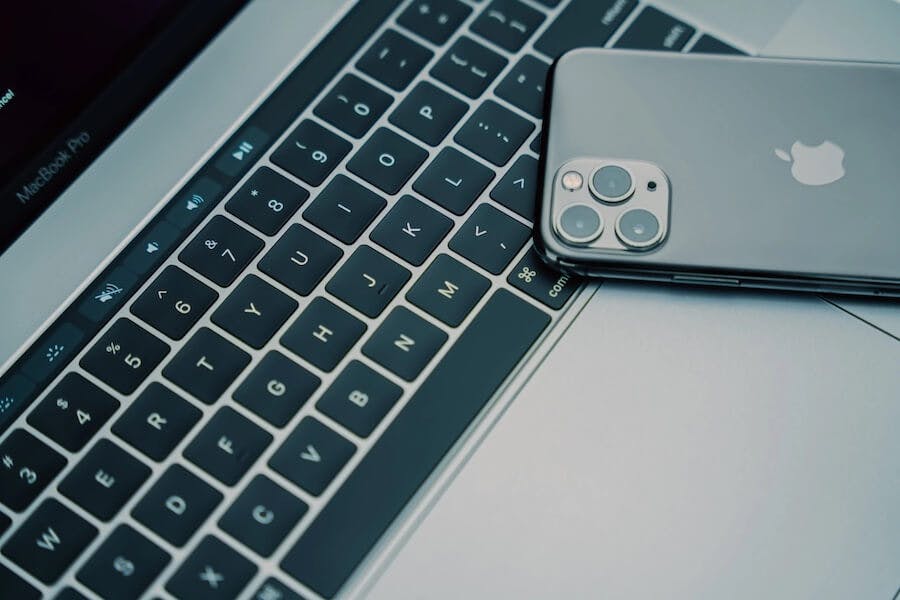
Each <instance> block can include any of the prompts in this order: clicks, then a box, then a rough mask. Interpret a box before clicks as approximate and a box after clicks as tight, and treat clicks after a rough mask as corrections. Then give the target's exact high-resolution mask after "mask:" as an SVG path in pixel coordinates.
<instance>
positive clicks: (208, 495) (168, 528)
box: [131, 464, 222, 547]
mask: <svg viewBox="0 0 900 600" xmlns="http://www.w3.org/2000/svg"><path fill="white" fill-rule="evenodd" d="M221 501H222V494H220V493H219V492H218V491H216V490H215V489H213V488H212V487H210V486H209V485H208V484H207V483H205V482H204V481H203V480H201V479H200V478H199V477H197V476H196V475H194V474H193V473H191V472H190V471H188V470H187V469H185V468H184V467H182V466H181V465H178V464H175V465H172V466H171V467H169V468H168V470H166V472H165V473H163V475H162V477H160V478H159V479H158V480H157V482H156V483H155V484H154V485H153V487H151V488H150V491H148V492H147V494H146V495H145V496H144V497H143V498H142V499H141V501H140V502H139V503H138V504H137V506H135V507H134V510H132V511H131V515H132V516H133V517H134V518H135V519H136V520H137V521H139V522H140V523H142V524H144V525H145V526H147V527H148V528H149V529H151V530H152V531H154V532H155V533H157V534H158V535H159V536H160V537H161V538H163V539H164V540H166V541H167V542H169V543H170V544H172V545H174V546H178V547H181V546H184V544H185V542H187V541H188V540H189V539H190V538H191V536H192V535H194V532H195V531H197V529H198V528H199V527H200V525H202V524H203V522H204V521H205V520H206V517H208V516H209V513H211V512H212V511H213V509H214V508H215V507H216V506H217V505H218V504H219V502H221Z"/></svg>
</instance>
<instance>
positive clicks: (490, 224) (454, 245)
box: [450, 204, 531, 275]
mask: <svg viewBox="0 0 900 600" xmlns="http://www.w3.org/2000/svg"><path fill="white" fill-rule="evenodd" d="M530 235H531V230H529V229H528V227H526V226H524V225H522V224H521V223H519V222H518V221H516V220H515V219H513V218H512V217H508V216H506V215H505V214H503V213H502V212H500V211H499V210H497V209H496V208H494V207H492V206H488V205H487V204H482V205H481V206H479V207H478V208H476V209H475V212H473V213H472V216H470V217H469V218H468V219H467V220H466V222H465V223H464V224H463V226H462V227H461V228H460V229H459V231H458V232H457V233H456V235H455V236H453V239H451V240H450V249H451V250H453V251H454V252H457V253H459V254H461V255H462V256H465V257H466V258H468V259H469V260H471V261H472V262H473V263H475V264H476V265H478V266H480V267H481V268H483V269H484V270H486V271H488V272H489V273H493V274H494V275H498V274H499V273H500V272H501V271H503V269H505V268H506V265H508V264H509V261H511V260H512V259H513V257H514V256H515V255H516V253H517V252H518V251H519V249H520V248H521V247H522V246H523V245H524V244H525V241H526V240H527V239H528V237H529V236H530Z"/></svg>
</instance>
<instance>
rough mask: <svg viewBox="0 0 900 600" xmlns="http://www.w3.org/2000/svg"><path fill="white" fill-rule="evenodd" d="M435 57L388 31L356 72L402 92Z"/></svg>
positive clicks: (372, 47) (362, 60)
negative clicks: (360, 72) (358, 71)
mask: <svg viewBox="0 0 900 600" xmlns="http://www.w3.org/2000/svg"><path fill="white" fill-rule="evenodd" d="M432 56H434V52H432V51H431V50H428V49H427V48H425V47H423V46H420V45H419V44H417V43H415V42H414V41H412V40H411V39H409V38H408V37H406V36H405V35H400V34H399V33H397V32H396V31H393V30H388V31H385V32H384V33H382V34H381V37H380V38H378V41H376V42H375V43H374V44H372V46H371V47H370V48H369V50H368V51H367V52H366V53H365V54H364V55H363V57H362V58H361V59H359V62H358V63H356V68H358V69H359V70H360V71H362V72H363V73H366V74H367V75H371V76H372V77H374V78H375V79H377V80H378V81H380V82H381V83H383V84H385V85H386V86H388V87H389V88H391V89H395V90H397V91H400V90H402V89H403V88H405V87H406V86H408V85H409V82H410V81H412V79H413V77H415V76H416V74H418V72H419V71H421V70H422V67H424V66H425V64H426V63H427V62H428V61H429V60H431V57H432Z"/></svg>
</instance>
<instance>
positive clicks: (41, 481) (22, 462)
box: [0, 429, 66, 512]
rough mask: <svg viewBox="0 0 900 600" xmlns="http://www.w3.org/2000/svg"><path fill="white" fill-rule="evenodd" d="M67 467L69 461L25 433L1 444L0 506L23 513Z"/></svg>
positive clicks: (12, 435)
mask: <svg viewBox="0 0 900 600" xmlns="http://www.w3.org/2000/svg"><path fill="white" fill-rule="evenodd" d="M65 466H66V459H65V458H63V457H62V455H60V454H59V453H57V452H56V451H55V450H52V449H51V448H50V447H49V446H47V445H46V444H44V443H43V442H41V441H40V440H38V439H37V438H36V437H34V436H33V435H31V434H30V433H28V432H27V431H25V430H24V429H16V430H15V431H13V432H12V433H11V434H9V436H7V438H6V439H5V440H3V442H0V502H2V503H3V504H5V505H6V506H8V507H9V508H11V509H12V510H14V511H16V512H22V511H23V510H25V508H26V507H28V505H29V504H31V502H32V501H33V500H34V499H35V498H37V496H38V494H40V493H41V492H42V491H43V490H44V488H45V487H47V484H48V483H50V482H51V481H53V478H54V477H56V475H57V474H58V473H59V472H60V471H62V469H63V467H65Z"/></svg>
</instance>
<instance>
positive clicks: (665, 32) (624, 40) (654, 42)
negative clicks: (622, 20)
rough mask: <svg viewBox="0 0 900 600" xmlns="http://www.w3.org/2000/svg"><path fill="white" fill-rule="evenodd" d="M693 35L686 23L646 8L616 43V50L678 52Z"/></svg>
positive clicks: (650, 7) (649, 7)
mask: <svg viewBox="0 0 900 600" xmlns="http://www.w3.org/2000/svg"><path fill="white" fill-rule="evenodd" d="M693 35H694V28H693V27H691V26H690V25H688V24H687V23H683V22H681V21H679V20H678V19H676V18H674V17H670V16H669V15H667V14H666V13H664V12H662V11H661V10H657V9H655V8H653V7H652V6H647V7H645V8H644V10H643V11H641V14H639V15H638V17H637V19H635V20H634V21H633V22H632V23H631V25H630V26H629V27H628V29H626V30H625V33H623V34H622V37H620V38H619V40H618V41H617V42H616V48H632V49H635V50H673V51H675V52H678V51H679V50H681V49H682V48H684V45H685V44H687V41H688V40H689V39H691V36H693Z"/></svg>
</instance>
